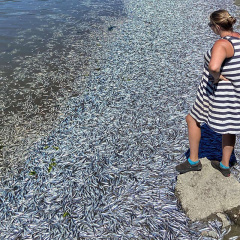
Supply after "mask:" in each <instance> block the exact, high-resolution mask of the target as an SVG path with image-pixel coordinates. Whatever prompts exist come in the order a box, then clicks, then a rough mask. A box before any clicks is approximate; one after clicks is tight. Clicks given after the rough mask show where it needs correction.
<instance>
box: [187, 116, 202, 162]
mask: <svg viewBox="0 0 240 240" xmlns="http://www.w3.org/2000/svg"><path fill="white" fill-rule="evenodd" d="M186 122H187V125H188V140H189V146H190V159H191V160H192V161H193V162H196V161H198V150H199V142H200V139H201V128H200V124H199V123H198V122H197V121H196V120H195V119H194V118H193V117H192V116H191V115H190V114H188V115H187V117H186Z"/></svg>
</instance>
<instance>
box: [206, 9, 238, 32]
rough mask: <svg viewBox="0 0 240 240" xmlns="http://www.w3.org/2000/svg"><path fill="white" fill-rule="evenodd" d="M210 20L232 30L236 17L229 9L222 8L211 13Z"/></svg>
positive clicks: (227, 29) (224, 28)
mask: <svg viewBox="0 0 240 240" xmlns="http://www.w3.org/2000/svg"><path fill="white" fill-rule="evenodd" d="M210 21H211V22H212V23H213V24H216V25H218V26H220V27H221V28H222V29H223V30H226V31H232V30H233V25H234V24H235V23H236V21H237V20H236V18H235V17H233V16H231V15H230V14H229V12H228V11H227V10H224V9H220V10H217V11H215V12H213V13H211V15H210Z"/></svg>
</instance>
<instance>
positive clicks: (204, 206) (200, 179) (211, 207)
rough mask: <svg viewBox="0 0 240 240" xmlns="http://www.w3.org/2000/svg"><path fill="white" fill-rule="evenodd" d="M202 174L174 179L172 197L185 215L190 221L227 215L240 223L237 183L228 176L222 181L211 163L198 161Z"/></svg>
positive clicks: (186, 175) (238, 184)
mask: <svg viewBox="0 0 240 240" xmlns="http://www.w3.org/2000/svg"><path fill="white" fill-rule="evenodd" d="M201 163H202V166H203V167H202V170H201V171H199V172H188V173H185V174H181V175H179V176H178V178H177V184H176V189H175V194H176V196H177V197H178V199H179V201H180V203H181V205H182V208H183V210H184V211H185V213H186V215H187V216H188V217H189V218H190V219H191V220H192V221H197V220H208V219H209V218H212V217H214V216H217V214H218V216H220V214H219V213H226V214H228V215H229V217H230V218H231V219H232V218H233V215H234V222H235V223H238V222H239V221H240V220H239V219H240V183H239V182H238V181H237V179H236V178H235V177H234V176H233V175H232V174H231V176H230V177H224V176H223V175H222V174H221V173H220V172H219V171H217V170H216V169H214V168H213V167H212V166H211V162H210V160H208V159H207V158H203V159H201Z"/></svg>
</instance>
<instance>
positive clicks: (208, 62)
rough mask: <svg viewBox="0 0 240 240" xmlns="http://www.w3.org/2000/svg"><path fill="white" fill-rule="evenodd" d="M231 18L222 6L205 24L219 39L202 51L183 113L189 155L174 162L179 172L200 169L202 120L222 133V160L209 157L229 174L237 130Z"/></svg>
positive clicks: (239, 95) (236, 60) (238, 92)
mask: <svg viewBox="0 0 240 240" xmlns="http://www.w3.org/2000/svg"><path fill="white" fill-rule="evenodd" d="M235 22H236V19H235V18H234V17H232V16H231V15H230V14H229V13H228V11H226V10H218V11H215V12H213V13H212V14H211V15H210V22H209V24H208V25H209V27H210V28H211V29H212V30H213V32H214V33H215V34H217V35H219V36H220V37H221V39H219V40H217V41H216V42H215V43H214V45H213V47H212V49H211V50H209V51H208V52H207V53H206V54H205V64H204V72H203V76H202V80H201V82H200V85H199V87H198V91H197V98H196V101H195V103H194V105H193V107H192V109H191V110H190V113H189V114H188V115H187V117H186V121H187V125H188V138H189V144H190V157H189V158H188V160H187V161H185V162H184V163H182V164H180V165H178V166H176V170H177V171H178V172H180V173H185V172H188V171H200V170H201V169H202V165H201V162H200V160H199V159H198V149H199V142H200V138H201V129H200V124H202V123H206V124H207V125H208V126H209V127H210V128H211V129H213V130H214V131H215V132H217V133H220V134H222V161H221V162H219V161H211V164H212V166H213V167H214V168H216V169H218V170H219V171H220V172H221V173H222V174H223V175H224V176H225V177H228V176H230V169H229V160H230V156H231V154H232V151H233V148H234V145H235V141H236V134H239V133H240V34H239V33H237V32H234V31H233V25H234V24H235Z"/></svg>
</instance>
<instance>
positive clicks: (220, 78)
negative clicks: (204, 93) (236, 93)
mask: <svg viewBox="0 0 240 240" xmlns="http://www.w3.org/2000/svg"><path fill="white" fill-rule="evenodd" d="M219 81H229V80H228V79H227V78H225V77H224V76H223V75H220V76H219V78H218V79H215V80H214V82H213V83H214V84H216V83H218V82H219Z"/></svg>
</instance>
